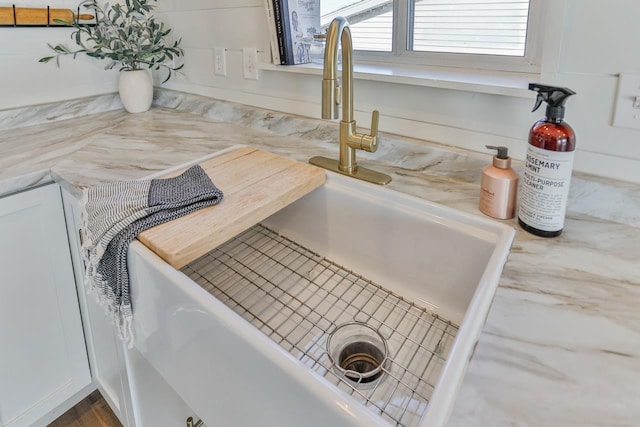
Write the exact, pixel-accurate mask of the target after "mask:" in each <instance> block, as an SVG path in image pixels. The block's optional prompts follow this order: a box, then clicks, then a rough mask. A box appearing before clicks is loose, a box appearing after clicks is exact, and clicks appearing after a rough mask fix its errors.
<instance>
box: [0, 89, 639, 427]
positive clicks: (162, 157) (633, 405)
mask: <svg viewBox="0 0 640 427" xmlns="http://www.w3.org/2000/svg"><path fill="white" fill-rule="evenodd" d="M100 102H103V103H104V104H105V106H106V107H105V110H109V109H110V108H113V106H114V101H113V98H112V97H105V98H104V99H103V100H102V101H101V100H99V99H98V100H97V101H96V100H95V99H93V100H88V101H87V103H89V104H90V105H91V107H90V108H86V105H85V108H80V107H77V105H76V104H74V108H76V109H77V111H80V112H81V113H82V114H84V113H87V112H89V113H91V112H94V114H89V115H82V116H79V117H75V118H68V117H69V115H68V114H60V112H59V111H58V109H59V108H60V106H56V107H55V108H54V107H51V106H42V107H33V109H31V110H30V117H34V118H35V119H34V121H31V122H29V124H30V126H27V127H14V126H11V125H10V124H7V121H10V120H11V116H10V115H8V114H4V115H3V114H1V113H2V112H0V154H1V156H0V196H1V195H4V194H10V193H12V192H16V191H21V190H23V189H26V188H29V187H31V186H35V185H38V184H41V183H44V182H49V181H52V180H54V181H57V182H59V183H60V184H61V185H63V186H64V187H65V188H67V189H68V190H70V191H72V192H75V193H76V194H78V193H79V191H80V189H82V188H84V187H86V186H89V185H94V184H97V183H100V182H104V181H106V180H111V179H130V178H141V177H145V176H148V175H151V174H153V173H156V172H158V171H162V170H165V169H167V168H170V167H173V166H176V165H179V164H182V163H186V162H190V161H194V160H197V159H199V158H202V157H204V156H207V155H210V154H211V153H213V152H215V151H219V150H221V149H224V148H227V147H230V146H233V145H236V144H245V145H251V146H256V147H259V148H262V149H265V150H268V151H271V152H274V153H276V154H280V155H283V156H287V157H290V158H294V159H297V160H300V161H305V162H306V161H307V160H308V159H309V158H310V157H312V156H315V155H325V156H328V157H336V156H337V153H338V147H337V143H336V139H337V132H338V130H337V124H336V123H330V122H325V121H320V120H313V119H308V118H303V117H295V116H290V115H285V114H280V113H276V112H272V111H266V110H259V109H254V108H251V107H247V106H242V105H238V104H231V103H227V102H222V101H216V100H212V99H209V98H204V97H198V96H193V95H186V94H180V93H177V92H171V91H159V94H158V96H157V98H156V100H155V102H156V106H155V107H154V108H152V109H151V110H150V111H149V112H147V113H142V114H136V115H131V114H128V113H125V112H123V111H121V110H114V111H102V112H98V113H95V111H100V108H94V107H95V106H96V104H100ZM89 104H87V105H89ZM116 107H117V106H116ZM33 110H36V111H33ZM3 120H4V121H3ZM490 159H491V156H490V155H483V154H477V153H472V152H468V151H465V150H456V149H452V148H446V147H442V146H439V145H436V144H429V143H426V142H424V141H416V140H412V139H409V138H400V137H396V136H392V135H384V134H383V135H382V138H381V146H380V149H379V150H378V152H376V153H373V154H368V153H358V160H359V162H360V163H362V164H363V165H366V166H369V167H372V168H374V169H377V170H380V171H381V172H385V173H387V174H389V175H391V176H392V178H393V181H392V182H391V183H390V184H389V186H388V187H389V189H390V190H394V191H400V192H404V193H408V194H411V195H414V196H418V197H421V198H424V199H428V200H430V201H433V202H436V203H441V204H443V205H447V206H450V207H453V208H456V209H460V210H463V211H466V212H470V213H473V214H476V215H482V214H481V213H480V212H479V211H478V209H477V204H478V194H479V178H480V170H481V168H482V167H483V166H484V165H486V164H488V163H489V162H490ZM518 167H521V165H518ZM639 196H640V186H639V185H635V184H628V183H623V182H616V181H611V180H607V179H603V178H596V177H590V176H586V175H579V174H577V175H574V178H573V180H572V187H571V196H570V201H569V212H568V215H567V221H566V226H565V231H564V233H563V235H562V236H560V237H558V238H554V239H543V238H540V237H536V236H533V235H530V234H528V233H526V232H524V231H522V230H521V229H520V228H519V227H518V226H517V221H515V220H509V221H503V222H505V223H507V224H509V225H511V226H513V227H514V228H516V230H517V234H516V238H515V241H514V244H513V248H512V251H511V254H510V256H509V260H508V261H507V264H506V265H505V268H504V272H503V275H502V278H501V281H500V285H499V287H498V290H497V293H496V296H495V300H494V302H493V306H492V308H491V311H490V314H489V316H488V318H487V323H486V325H485V328H484V330H483V333H482V335H481V337H480V340H479V343H478V346H477V348H476V351H475V354H474V356H473V358H472V360H471V362H470V365H469V369H468V372H467V375H466V377H465V379H464V381H463V385H462V388H461V391H460V394H459V396H458V399H457V402H456V405H455V408H454V411H453V414H452V416H451V419H450V422H449V425H450V426H465V427H466V426H483V427H484V426H568V425H575V426H578V425H580V426H586V425H588V426H636V425H640V404H638V401H639V399H640V197H639Z"/></svg>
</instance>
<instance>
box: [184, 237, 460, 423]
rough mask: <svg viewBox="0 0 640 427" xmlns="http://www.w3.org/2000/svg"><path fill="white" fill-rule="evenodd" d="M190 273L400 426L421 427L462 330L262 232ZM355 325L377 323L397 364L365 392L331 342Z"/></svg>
mask: <svg viewBox="0 0 640 427" xmlns="http://www.w3.org/2000/svg"><path fill="white" fill-rule="evenodd" d="M182 271H183V273H185V274H186V275H187V276H189V277H190V278H191V279H192V280H194V281H196V282H197V283H198V284H200V286H202V287H203V288H204V289H206V290H207V291H208V292H209V293H211V294H212V295H213V296H215V297H216V298H218V299H219V300H220V301H222V302H223V303H225V304H226V305H227V306H229V307H230V308H231V309H233V310H234V311H235V312H236V313H238V314H239V315H241V316H242V317H243V318H244V319H246V320H247V321H248V322H250V323H251V324H253V325H254V326H255V327H256V328H258V329H259V330H260V331H262V332H263V333H265V334H266V335H268V336H269V337H270V338H271V339H273V340H274V341H275V342H276V343H278V344H279V345H280V346H282V347H283V348H285V349H286V350H287V351H289V352H290V353H291V354H292V355H293V356H295V357H296V358H298V359H299V360H300V361H301V362H302V363H304V364H305V365H306V366H308V367H309V368H310V369H311V370H312V371H314V372H315V373H316V374H318V375H320V376H322V377H324V378H325V379H326V380H327V381H329V382H331V383H332V384H334V385H335V386H337V387H338V388H339V389H341V390H343V391H344V392H346V393H348V394H351V395H352V396H353V397H355V398H356V399H357V400H359V401H361V402H362V403H363V404H364V405H366V406H367V407H368V408H369V409H370V410H372V411H374V412H376V413H378V414H379V415H380V416H382V417H383V418H384V419H386V420H387V421H388V422H389V423H390V424H391V425H397V426H407V427H411V426H415V425H417V424H418V423H419V421H420V418H421V417H422V415H423V414H424V412H425V410H426V408H427V404H428V402H429V399H430V397H431V394H432V391H433V387H434V386H435V383H436V382H437V380H438V377H439V376H440V372H441V370H442V368H443V366H444V363H445V360H446V357H447V355H448V354H449V351H450V349H451V346H452V345H453V341H454V339H455V335H456V333H457V330H458V328H457V326H455V325H454V324H452V323H451V322H450V321H447V320H445V319H443V318H441V317H439V316H437V315H435V314H432V313H430V312H428V311H427V310H425V309H424V308H421V307H418V306H417V305H416V304H414V303H412V302H410V301H407V300H405V299H403V298H402V297H400V296H398V295H395V294H393V293H392V292H390V291H387V290H385V289H384V288H382V287H381V286H379V285H377V284H375V283H373V282H371V281H370V280H367V279H366V278H364V277H362V276H361V275H359V274H357V273H354V272H352V271H349V270H347V269H345V268H343V267H341V266H340V265H338V264H336V263H334V262H332V261H329V260H327V259H324V258H323V257H321V256H319V255H317V254H315V253H313V252H311V251H310V250H308V249H306V248H304V247H302V246H300V245H299V244H297V243H295V242H293V241H291V240H289V239H287V238H286V237H284V236H280V235H278V234H277V233H275V232H273V231H271V230H269V229H268V228H266V227H264V226H262V225H257V226H255V227H253V228H251V229H249V230H247V231H246V232H244V233H242V234H241V235H239V236H237V237H236V238H234V239H232V240H230V241H228V242H226V243H225V244H223V245H221V246H220V247H218V248H217V249H214V250H213V251H211V252H209V253H208V254H207V255H205V256H203V257H201V258H199V259H198V260H196V261H194V262H192V263H191V264H189V265H187V266H186V267H184V268H183V269H182ZM350 321H356V322H363V323H366V324H368V325H369V326H371V327H372V328H374V329H376V330H378V332H379V333H380V334H381V335H382V336H383V338H384V339H385V340H386V341H387V344H388V347H389V354H390V360H389V362H388V363H387V364H386V365H385V368H384V374H383V375H382V376H380V378H378V379H377V380H376V381H374V382H371V383H367V384H358V383H357V382H354V381H352V380H350V379H348V378H345V377H343V376H341V375H340V373H339V372H338V370H337V369H335V367H333V366H332V359H331V357H329V355H328V353H327V350H326V341H327V337H328V336H329V335H330V334H331V333H332V332H333V331H334V330H335V329H336V328H337V327H338V326H340V325H342V324H344V323H347V322H350Z"/></svg>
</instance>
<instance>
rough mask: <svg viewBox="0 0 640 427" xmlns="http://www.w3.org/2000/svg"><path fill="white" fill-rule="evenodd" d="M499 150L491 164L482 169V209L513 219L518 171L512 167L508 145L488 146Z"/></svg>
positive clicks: (493, 214) (496, 216)
mask: <svg viewBox="0 0 640 427" xmlns="http://www.w3.org/2000/svg"><path fill="white" fill-rule="evenodd" d="M486 147H487V148H488V149H490V150H497V152H498V153H497V154H496V155H495V156H493V162H492V164H491V165H487V166H485V167H484V168H483V169H482V179H481V181H480V211H481V212H482V213H484V214H485V215H489V216H490V217H493V218H497V219H511V218H513V217H514V216H515V211H516V194H517V191H518V173H517V172H516V171H514V170H513V169H511V157H509V155H508V148H507V147H494V146H491V145H487V146H486Z"/></svg>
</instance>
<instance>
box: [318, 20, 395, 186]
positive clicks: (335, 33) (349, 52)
mask: <svg viewBox="0 0 640 427" xmlns="http://www.w3.org/2000/svg"><path fill="white" fill-rule="evenodd" d="M338 41H340V42H341V45H342V87H340V84H339V81H338V79H337V77H336V76H337V74H338V65H337V64H338ZM352 57H353V43H352V40H351V30H350V29H349V23H348V22H347V20H346V19H345V18H343V17H342V16H338V17H336V18H335V19H334V20H333V21H332V22H331V24H330V25H329V29H328V30H327V42H326V46H325V51H324V70H323V72H322V74H323V77H322V118H323V119H331V120H333V119H337V118H338V105H339V104H340V102H341V101H340V98H342V120H340V159H339V160H335V159H329V158H326V157H320V156H316V157H312V158H311V159H310V160H309V163H311V164H313V165H316V166H320V167H323V168H325V169H329V170H331V171H334V172H338V173H341V174H343V175H347V176H352V177H354V178H358V179H362V180H364V181H369V182H373V183H376V184H381V185H384V184H388V183H389V182H390V181H391V177H390V176H389V175H386V174H383V173H380V172H376V171H373V170H371V169H367V168H363V167H361V166H358V165H357V163H356V150H358V149H360V150H365V151H368V152H370V153H373V152H375V151H376V150H377V149H378V110H374V111H373V114H372V117H371V134H370V135H367V134H362V133H358V132H356V121H355V120H354V119H353V59H352Z"/></svg>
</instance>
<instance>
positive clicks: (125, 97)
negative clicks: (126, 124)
mask: <svg viewBox="0 0 640 427" xmlns="http://www.w3.org/2000/svg"><path fill="white" fill-rule="evenodd" d="M118 92H119V93H120V100H121V101H122V105H124V108H125V110H127V111H128V112H130V113H143V112H145V111H147V110H148V109H149V107H151V101H152V100H153V79H152V78H151V74H150V73H149V72H148V71H147V70H132V71H122V72H120V79H119V83H118Z"/></svg>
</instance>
